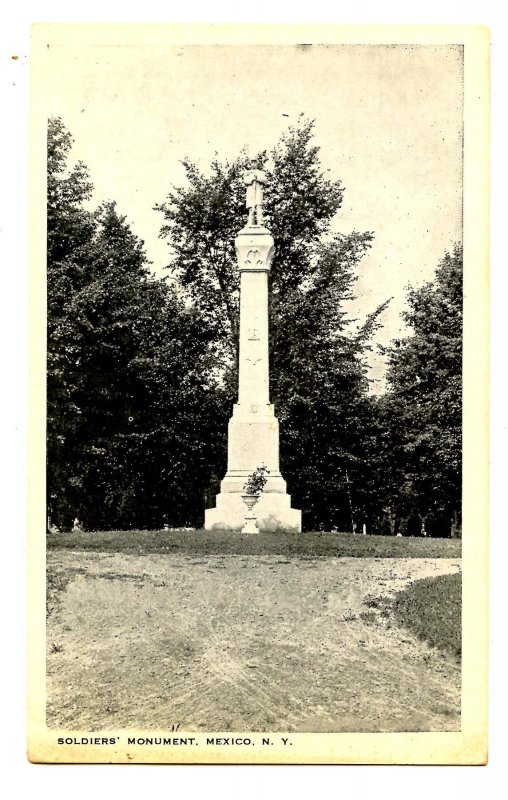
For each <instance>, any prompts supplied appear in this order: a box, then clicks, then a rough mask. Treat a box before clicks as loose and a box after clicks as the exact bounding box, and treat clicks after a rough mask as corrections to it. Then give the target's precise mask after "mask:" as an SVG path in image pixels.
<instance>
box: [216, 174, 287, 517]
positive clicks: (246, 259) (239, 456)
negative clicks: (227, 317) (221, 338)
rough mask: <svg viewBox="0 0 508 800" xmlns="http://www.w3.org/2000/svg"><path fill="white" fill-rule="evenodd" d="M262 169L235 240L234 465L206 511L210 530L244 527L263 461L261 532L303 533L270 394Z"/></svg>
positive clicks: (269, 250)
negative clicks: (253, 478) (249, 484)
mask: <svg viewBox="0 0 508 800" xmlns="http://www.w3.org/2000/svg"><path fill="white" fill-rule="evenodd" d="M265 181H266V178H265V175H264V173H263V172H261V171H260V170H251V171H250V172H248V173H247V174H246V175H245V183H246V184H247V208H248V210H249V218H248V221H247V225H246V226H245V228H243V229H242V230H241V231H240V232H239V234H238V236H237V237H236V239H235V247H236V253H237V257H238V269H239V271H240V351H239V387H238V402H237V403H236V404H235V406H234V408H233V416H232V417H231V419H230V421H229V430H228V468H227V473H226V476H225V477H224V479H223V481H222V482H221V490H220V494H218V495H217V496H216V507H215V508H209V509H207V510H206V511H205V528H206V529H207V530H213V529H216V530H219V529H220V530H223V529H225V530H239V529H241V528H242V527H243V524H244V517H245V514H246V507H245V505H244V502H243V500H242V491H243V487H244V484H245V482H246V480H247V478H248V476H249V475H250V474H251V473H252V472H253V471H254V470H255V469H256V468H257V467H260V466H262V465H264V466H266V467H267V468H268V470H269V475H268V481H267V483H266V486H265V488H264V490H263V493H262V494H261V497H260V498H259V501H258V503H257V505H256V508H255V513H256V517H257V526H258V530H260V531H277V530H285V531H292V532H299V531H301V528H302V521H301V517H302V515H301V511H298V510H297V509H294V508H291V498H290V496H289V495H288V494H287V492H286V481H285V480H284V479H283V477H282V475H281V473H280V468H279V423H278V421H277V419H276V417H275V413H274V407H273V405H272V404H271V403H270V396H269V365H268V273H269V271H270V264H271V261H272V257H273V252H274V242H273V238H272V236H271V235H270V232H269V231H268V230H267V229H266V228H265V227H264V224H263V208H262V202H263V190H262V187H263V184H264V183H265Z"/></svg>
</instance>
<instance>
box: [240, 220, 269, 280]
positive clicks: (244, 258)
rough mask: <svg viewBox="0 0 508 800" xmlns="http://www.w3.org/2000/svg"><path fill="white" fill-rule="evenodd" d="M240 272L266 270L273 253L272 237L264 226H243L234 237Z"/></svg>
mask: <svg viewBox="0 0 508 800" xmlns="http://www.w3.org/2000/svg"><path fill="white" fill-rule="evenodd" d="M235 247H236V255H237V257H238V267H239V269H240V271H241V272H268V271H269V269H270V264H271V263H272V258H273V253H274V242H273V237H272V236H271V234H270V232H269V231H268V230H266V228H258V229H257V230H256V229H255V228H244V229H243V230H241V231H240V233H239V234H238V236H237V237H236V239H235Z"/></svg>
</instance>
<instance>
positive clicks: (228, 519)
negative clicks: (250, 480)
mask: <svg viewBox="0 0 508 800" xmlns="http://www.w3.org/2000/svg"><path fill="white" fill-rule="evenodd" d="M254 513H255V514H256V524H257V528H258V530H259V532H260V533H265V532H266V533H267V532H275V531H289V532H290V533H300V532H301V530H302V512H301V511H299V510H297V509H296V508H291V496H290V495H289V494H279V493H275V492H263V493H262V494H261V496H260V498H259V500H258V502H257V503H256V507H255V509H254ZM246 514H247V507H246V505H245V503H244V502H243V500H242V495H241V493H240V491H238V492H228V493H222V492H221V494H218V495H217V497H216V506H215V508H208V509H206V511H205V530H207V531H213V530H229V531H240V530H241V529H242V528H243V526H244V523H245V515H246Z"/></svg>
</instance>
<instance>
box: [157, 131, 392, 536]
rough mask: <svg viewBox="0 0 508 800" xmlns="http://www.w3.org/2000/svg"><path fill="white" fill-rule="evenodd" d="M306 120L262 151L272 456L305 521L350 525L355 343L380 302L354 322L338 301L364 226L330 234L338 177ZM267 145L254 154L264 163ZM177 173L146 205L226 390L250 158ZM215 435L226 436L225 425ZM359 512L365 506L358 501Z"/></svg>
mask: <svg viewBox="0 0 508 800" xmlns="http://www.w3.org/2000/svg"><path fill="white" fill-rule="evenodd" d="M312 137H313V122H310V121H305V120H301V121H300V124H299V125H298V126H296V127H292V128H290V129H289V130H288V132H287V133H286V134H285V135H284V136H283V137H282V139H281V141H280V142H279V143H278V144H277V145H276V146H275V148H274V149H273V150H272V151H271V153H270V154H269V155H270V161H271V163H270V164H269V166H268V167H266V170H265V171H267V173H268V183H267V187H266V190H265V215H266V219H267V226H268V227H269V229H270V231H271V233H272V235H273V237H274V240H275V255H274V258H273V262H272V266H271V270H270V276H269V280H270V308H269V312H270V360H271V397H272V401H273V402H274V403H275V406H276V413H277V416H278V417H279V420H280V422H281V465H282V469H283V472H284V475H285V477H286V478H287V480H288V484H289V489H290V491H291V493H292V494H293V496H294V503H295V505H299V507H301V508H303V510H304V524H305V526H306V527H308V528H309V527H310V528H315V527H323V526H324V527H329V526H331V525H337V526H340V527H345V526H347V527H348V528H349V527H351V524H352V522H351V517H352V515H351V506H352V502H353V500H352V498H353V496H354V498H353V499H354V502H355V503H356V504H357V505H359V506H361V507H362V508H363V505H365V502H364V501H365V497H363V498H361V497H360V495H361V494H362V488H361V487H362V482H363V478H362V474H363V472H364V470H365V461H366V453H365V441H364V437H363V427H364V420H365V415H366V414H367V413H368V410H369V403H368V400H367V386H368V383H367V379H366V366H365V363H364V358H363V357H364V354H365V352H366V348H367V347H368V341H369V338H370V336H371V334H372V332H373V330H374V329H375V327H376V326H377V324H378V321H377V320H378V317H379V314H380V313H381V311H382V309H383V308H384V305H383V306H381V307H380V308H378V309H376V311H375V312H373V314H372V315H370V317H369V318H368V319H367V320H366V321H365V323H364V325H363V326H362V327H361V328H360V330H359V331H356V332H354V330H353V328H352V325H351V320H350V319H349V318H348V316H347V314H346V311H345V303H346V301H347V300H350V299H352V297H353V285H354V281H355V278H356V270H357V267H358V263H359V261H360V260H361V258H362V256H363V254H364V253H365V252H366V251H367V249H368V248H369V247H370V246H371V242H372V238H373V235H372V233H370V232H366V233H358V232H352V233H351V234H348V235H344V234H332V233H331V221H332V219H333V217H334V215H335V214H336V212H337V211H338V209H339V208H340V205H341V203H342V197H343V193H344V189H343V187H342V184H341V182H340V181H338V180H335V181H334V180H329V179H328V178H326V177H325V176H324V173H323V171H322V168H321V165H320V162H319V150H318V148H317V147H316V146H315V145H314V144H313V141H312ZM267 155H268V154H267V153H266V152H263V153H260V154H259V156H258V157H257V158H256V159H255V163H256V165H257V166H259V167H262V166H263V164H264V163H265V161H266V159H267ZM183 163H184V167H185V170H186V176H187V184H186V185H185V186H183V187H179V188H176V189H173V190H172V191H170V193H169V195H168V197H167V199H166V201H165V202H164V203H161V204H159V205H158V206H156V208H157V209H158V210H159V211H161V212H162V214H163V225H162V228H161V236H162V237H164V238H167V239H168V242H169V245H170V248H171V264H170V268H171V270H172V271H173V274H174V275H175V276H176V278H177V279H178V281H179V283H180V285H181V287H182V289H183V291H184V292H185V294H186V295H187V298H188V301H189V302H191V303H192V304H193V306H194V307H195V308H196V309H197V310H198V311H199V313H200V314H202V315H203V316H204V317H205V318H206V319H207V321H208V323H209V326H210V330H212V331H213V335H214V342H215V354H216V357H217V359H218V363H219V364H220V367H221V372H222V379H223V382H224V386H225V389H226V392H227V394H228V398H229V409H228V410H227V415H225V418H224V430H225V425H226V420H227V417H228V416H229V414H230V409H231V404H232V403H233V402H234V399H235V394H236V386H237V346H238V317H239V310H238V300H239V276H238V271H237V268H236V256H235V251H234V239H235V236H236V234H237V233H238V231H239V230H240V229H241V228H242V227H243V226H244V225H245V222H246V210H245V185H244V183H243V180H242V176H243V172H244V170H245V169H246V167H247V163H248V160H247V158H246V156H245V154H243V153H242V154H240V155H239V157H238V158H237V159H235V160H234V161H232V162H229V161H226V162H224V163H220V162H219V161H218V160H215V161H213V163H212V164H211V166H210V170H209V172H208V173H204V172H201V171H200V170H199V169H198V168H197V166H196V165H195V164H192V163H191V162H190V161H185V162H183ZM224 441H225V437H224ZM361 513H364V512H363V511H362V512H361Z"/></svg>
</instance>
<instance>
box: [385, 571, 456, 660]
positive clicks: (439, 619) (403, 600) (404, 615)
mask: <svg viewBox="0 0 508 800" xmlns="http://www.w3.org/2000/svg"><path fill="white" fill-rule="evenodd" d="M461 607H462V576H461V575H460V573H455V574H452V575H439V576H438V577H434V578H425V579H423V580H420V581H415V582H414V583H412V584H411V585H410V586H408V588H407V589H405V590H404V591H402V592H399V593H398V594H397V595H396V597H395V599H394V601H393V614H394V616H395V619H396V620H397V621H398V622H399V623H400V624H401V625H404V626H405V627H406V628H408V629H409V630H410V631H412V632H413V633H415V634H416V636H418V637H419V638H420V639H423V640H424V641H426V642H428V643H429V644H431V645H433V646H435V647H439V648H441V649H442V650H447V651H449V652H450V653H452V654H453V655H455V656H456V657H457V658H460V655H461V652H462V615H461Z"/></svg>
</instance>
